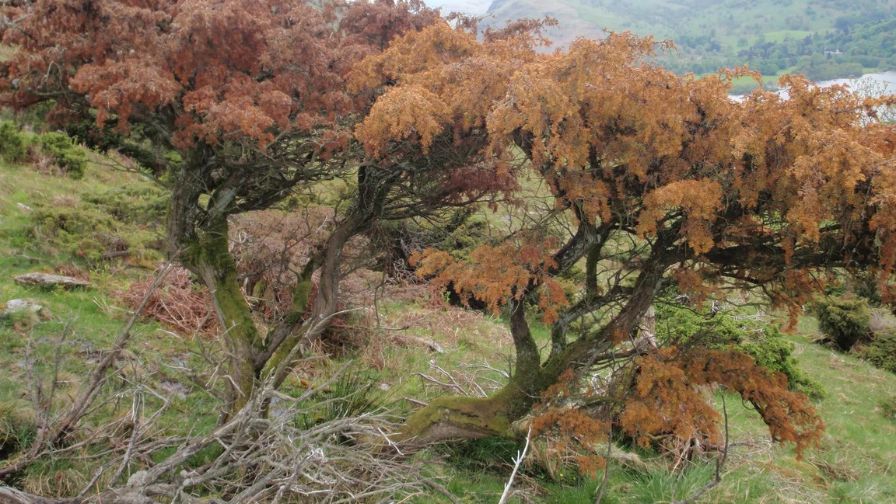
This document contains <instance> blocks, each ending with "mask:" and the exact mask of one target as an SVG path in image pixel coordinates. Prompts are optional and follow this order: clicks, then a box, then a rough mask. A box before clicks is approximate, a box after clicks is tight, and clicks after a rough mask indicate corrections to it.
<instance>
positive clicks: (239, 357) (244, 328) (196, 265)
mask: <svg viewBox="0 0 896 504" xmlns="http://www.w3.org/2000/svg"><path fill="white" fill-rule="evenodd" d="M227 232H228V225H227V219H226V218H221V219H218V220H217V221H216V222H212V223H210V224H209V225H208V226H206V227H205V228H203V229H202V230H198V232H197V234H196V237H195V240H194V242H193V243H192V244H190V246H189V248H188V249H187V250H186V251H185V252H184V253H183V254H182V257H183V260H184V262H185V263H187V264H188V265H189V266H190V267H191V269H193V270H194V271H195V272H197V273H198V274H199V276H200V277H201V278H202V281H203V283H205V285H206V287H208V289H209V291H210V292H211V294H212V299H213V301H214V306H215V312H216V314H217V316H218V321H219V322H220V323H221V326H222V328H223V331H222V335H221V336H222V338H223V341H224V348H225V350H226V352H227V362H228V366H227V373H228V376H227V380H228V382H229V384H230V391H231V393H230V403H229V405H228V411H229V413H233V412H236V411H238V410H239V409H240V408H242V407H243V406H244V405H245V404H246V401H247V400H248V398H249V396H250V394H251V393H252V389H253V388H254V387H255V382H256V374H255V365H254V358H255V355H256V354H257V353H258V352H259V351H260V349H261V347H262V342H261V339H260V338H259V332H258V328H257V327H256V326H255V321H254V320H252V311H251V309H250V308H249V304H248V303H247V302H246V298H245V297H244V296H243V292H242V290H241V289H240V286H239V282H238V280H237V271H236V264H235V263H234V260H233V257H232V256H231V255H230V251H229V249H228V236H227Z"/></svg>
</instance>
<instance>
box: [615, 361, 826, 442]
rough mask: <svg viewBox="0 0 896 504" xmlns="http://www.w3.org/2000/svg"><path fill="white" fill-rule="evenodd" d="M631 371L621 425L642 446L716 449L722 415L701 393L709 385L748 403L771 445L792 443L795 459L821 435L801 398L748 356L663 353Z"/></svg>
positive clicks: (817, 422) (814, 415)
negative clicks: (692, 444) (693, 443)
mask: <svg viewBox="0 0 896 504" xmlns="http://www.w3.org/2000/svg"><path fill="white" fill-rule="evenodd" d="M635 365H636V366H637V369H638V374H637V378H636V381H635V387H634V390H633V393H632V394H631V397H629V398H628V399H626V402H625V407H624V410H623V411H622V414H621V415H620V417H619V422H620V425H621V427H622V428H623V429H624V430H625V432H626V433H627V434H629V435H631V436H633V437H634V438H635V439H636V440H637V441H638V443H640V444H642V445H645V446H647V445H650V444H652V443H654V442H660V443H663V442H664V440H671V441H673V442H681V441H687V440H690V439H698V440H702V441H707V442H709V443H711V444H714V445H716V446H718V445H719V444H720V443H721V441H722V437H721V432H720V431H719V420H720V415H719V413H718V412H716V410H715V409H714V408H713V407H712V406H711V405H710V404H708V403H707V400H706V397H705V395H704V394H703V393H702V389H703V388H704V387H707V386H710V385H721V386H723V387H725V388H727V389H728V390H731V391H732V392H736V393H737V394H739V395H740V396H741V397H742V398H743V399H744V400H745V401H747V402H749V403H751V404H752V405H753V406H754V407H755V408H756V411H758V412H759V414H760V415H761V416H762V420H763V421H764V422H765V424H766V425H768V428H769V430H770V432H771V435H772V439H774V440H775V441H781V442H789V443H793V444H794V445H795V446H796V451H797V456H801V455H802V453H803V451H804V450H805V449H806V448H808V447H810V446H813V445H815V444H817V443H818V441H819V439H820V438H821V434H822V432H823V430H824V423H823V422H822V421H821V419H820V418H819V417H818V414H817V413H816V411H815V408H814V407H813V406H812V405H811V403H810V402H809V399H808V398H807V397H806V396H805V395H804V394H801V393H798V392H793V391H791V390H789V388H788V386H787V379H786V377H784V376H783V375H781V374H774V375H773V374H771V373H769V372H768V371H766V370H765V369H763V368H761V367H759V366H757V365H756V363H755V362H754V361H753V359H752V358H751V357H749V356H748V355H745V354H742V353H738V352H734V351H723V350H707V349H690V350H686V351H679V350H678V349H676V348H666V349H663V350H660V351H659V352H657V353H656V354H653V355H647V356H644V357H641V358H639V359H637V360H636V363H635Z"/></svg>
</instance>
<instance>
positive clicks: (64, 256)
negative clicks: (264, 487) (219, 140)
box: [0, 163, 896, 504]
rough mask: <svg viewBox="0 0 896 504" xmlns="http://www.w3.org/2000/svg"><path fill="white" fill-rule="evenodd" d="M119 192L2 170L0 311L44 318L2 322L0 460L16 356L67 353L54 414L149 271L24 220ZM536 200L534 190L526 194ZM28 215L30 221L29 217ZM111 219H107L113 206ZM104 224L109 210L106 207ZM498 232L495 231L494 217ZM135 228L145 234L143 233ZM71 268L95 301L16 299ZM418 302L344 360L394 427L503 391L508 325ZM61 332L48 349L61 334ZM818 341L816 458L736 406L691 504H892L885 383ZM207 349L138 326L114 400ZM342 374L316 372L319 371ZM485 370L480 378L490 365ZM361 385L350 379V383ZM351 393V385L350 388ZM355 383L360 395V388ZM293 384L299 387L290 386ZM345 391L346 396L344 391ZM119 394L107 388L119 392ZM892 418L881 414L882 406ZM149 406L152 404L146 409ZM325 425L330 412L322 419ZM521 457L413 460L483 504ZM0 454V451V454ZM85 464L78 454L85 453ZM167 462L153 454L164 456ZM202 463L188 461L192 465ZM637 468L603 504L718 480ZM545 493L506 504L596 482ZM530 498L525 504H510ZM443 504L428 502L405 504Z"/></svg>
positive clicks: (200, 412)
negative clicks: (33, 274)
mask: <svg viewBox="0 0 896 504" xmlns="http://www.w3.org/2000/svg"><path fill="white" fill-rule="evenodd" d="M122 186H128V187H131V188H135V190H137V191H138V192H139V191H140V188H143V189H145V190H146V191H147V192H151V191H152V189H151V188H150V187H151V183H150V182H148V181H147V180H145V179H143V178H142V177H140V176H139V175H135V174H132V173H123V172H119V171H115V170H112V169H111V168H108V167H105V166H102V165H101V164H98V163H92V164H90V165H89V166H88V169H87V171H86V173H85V176H84V179H82V180H77V181H76V180H72V179H70V178H67V177H61V176H51V175H44V174H41V173H38V172H36V171H34V170H33V169H31V168H30V167H27V166H11V165H8V164H0V302H4V301H6V300H9V299H14V298H30V299H34V300H36V301H38V302H40V303H41V304H43V305H45V306H46V307H47V308H48V309H49V312H50V313H51V317H50V318H49V319H46V320H27V319H20V320H6V321H0V447H2V444H3V441H2V440H3V437H2V436H3V433H10V432H12V433H13V434H14V435H16V436H19V438H21V441H22V442H23V443H26V444H27V441H28V439H29V438H30V436H33V430H30V431H29V429H28V423H29V422H33V418H30V417H29V413H28V412H29V411H30V408H31V406H30V402H29V400H28V394H29V390H28V378H27V373H26V367H25V352H26V349H27V348H29V341H30V342H31V343H30V348H31V351H32V352H33V354H34V355H35V356H37V357H38V358H39V361H40V365H39V366H38V370H39V374H40V375H41V376H43V377H44V379H46V377H47V376H49V373H50V370H51V366H52V362H53V359H54V358H55V355H56V352H57V350H58V349H59V348H62V350H63V356H64V357H65V358H64V360H63V365H62V368H61V373H60V377H61V379H62V382H61V384H60V392H61V394H59V398H58V399H57V400H58V403H59V404H58V406H60V407H63V406H64V405H65V403H66V401H67V400H69V399H68V398H69V397H70V396H71V394H72V393H73V392H74V391H75V390H76V389H77V386H78V384H79V383H80V381H81V380H82V379H83V377H84V375H85V373H86V372H87V371H88V369H89V368H90V367H91V365H92V363H93V362H95V359H96V358H97V355H98V354H97V352H98V350H101V349H104V348H106V347H108V345H109V343H110V341H111V340H112V338H113V337H114V335H115V333H116V332H117V331H118V330H119V329H120V327H121V325H122V323H123V321H124V319H125V317H126V309H125V307H124V306H123V305H122V304H121V302H120V301H119V300H118V298H117V297H116V296H115V294H114V293H115V292H116V291H120V290H122V289H124V288H126V287H127V286H128V285H129V284H130V283H131V282H133V281H135V280H136V279H139V278H144V277H145V276H146V275H148V274H150V273H151V271H150V267H151V263H150V262H149V261H142V260H139V261H115V262H110V263H108V264H99V265H97V264H85V263H83V262H82V261H81V259H79V258H77V257H73V256H71V255H70V254H69V253H68V252H67V251H66V250H64V249H60V248H59V247H56V246H53V245H52V244H51V243H44V242H35V241H34V240H33V239H32V238H31V237H32V236H33V234H32V232H33V230H32V227H33V214H32V213H31V212H33V211H34V210H33V209H34V208H37V207H38V206H40V205H42V204H43V205H46V204H47V203H52V202H54V201H56V202H62V203H65V204H69V205H73V208H80V207H81V205H86V204H88V203H89V202H90V201H92V200H93V199H95V198H94V197H95V196H96V195H99V194H107V193H108V192H109V191H111V190H114V189H116V188H120V187H122ZM533 192H535V193H537V192H538V188H533ZM28 208H31V209H32V210H28ZM110 208H111V207H110ZM110 212H111V210H110ZM493 218H494V219H495V223H496V225H498V223H499V219H498V218H497V217H493ZM148 231H149V230H147V229H144V230H143V231H142V232H148ZM72 264H75V265H77V266H78V267H79V268H81V269H82V270H83V271H85V272H89V275H90V280H91V282H92V284H93V286H92V288H90V289H85V290H79V291H67V292H65V291H58V290H42V289H33V288H25V287H21V286H18V285H16V284H15V283H14V282H13V281H12V277H13V276H15V275H17V274H20V273H25V272H28V271H52V270H54V269H55V268H57V267H60V266H69V267H70V266H71V265H72ZM424 297H425V296H419V295H417V296H407V297H405V298H396V299H386V300H385V301H384V302H382V303H381V304H380V309H381V313H380V317H381V320H380V323H381V329H380V330H375V329H374V330H373V331H372V334H371V335H370V344H369V345H368V347H366V348H362V349H360V350H358V351H356V352H355V353H353V354H350V355H348V356H346V357H344V359H352V360H355V361H357V363H358V365H359V367H362V368H364V369H365V372H364V376H363V377H362V378H363V380H362V381H364V380H370V381H371V382H372V383H374V384H375V385H376V391H379V390H380V389H381V388H385V389H388V390H386V391H383V392H382V395H381V396H380V395H379V394H378V392H374V396H376V398H377V401H380V400H382V401H385V403H386V404H387V405H388V406H389V407H391V408H392V409H393V411H394V412H395V413H396V414H398V415H402V414H406V413H407V412H409V411H411V410H412V409H413V408H415V407H417V406H415V404H414V402H413V401H428V400H430V399H431V398H433V397H435V396H438V395H442V394H444V393H446V391H447V390H448V389H446V387H443V386H439V385H437V384H434V383H431V382H429V381H427V380H425V379H424V378H422V377H421V376H420V374H419V373H422V374H426V375H428V376H431V377H433V378H436V379H439V380H441V381H443V382H447V381H449V378H448V377H447V376H445V375H443V374H440V371H439V370H438V368H441V369H444V370H445V371H447V372H448V373H450V374H451V375H452V376H453V377H454V378H455V379H456V380H457V381H458V383H459V385H460V386H461V387H463V388H464V389H466V390H468V391H470V392H475V388H474V386H473V385H472V382H473V381H476V382H478V383H480V384H482V385H483V388H484V389H486V391H488V390H491V389H493V388H494V387H497V386H500V384H501V383H502V382H503V380H504V378H503V376H502V373H501V372H500V371H495V369H497V370H504V371H506V370H508V369H509V368H510V362H511V355H512V342H511V340H510V336H509V334H508V332H507V328H506V324H505V322H504V321H502V320H501V319H500V318H499V317H491V316H485V315H482V314H475V313H471V312H469V311H464V310H461V309H458V308H451V307H446V306H439V305H433V304H432V303H430V302H428V301H426V300H425V299H423V298H424ZM66 326H69V327H70V328H71V335H70V336H69V337H68V338H67V340H66V343H65V344H64V345H62V346H60V345H59V344H58V341H59V339H58V338H59V335H60V334H61V333H62V331H63V328H64V327H66ZM532 330H533V335H534V336H535V338H536V341H537V342H538V343H539V345H540V346H542V347H543V348H545V349H546V346H547V343H548V341H549V334H548V330H547V328H546V327H545V326H543V325H541V324H538V323H533V326H532ZM817 333H818V328H817V324H816V323H815V321H814V320H813V319H811V318H809V317H806V318H803V319H802V320H801V323H800V325H799V330H798V332H797V333H796V334H794V335H790V336H788V338H789V339H791V340H792V341H793V342H794V344H795V345H796V352H795V355H796V359H797V361H798V363H799V365H800V367H801V368H802V369H803V370H804V371H805V372H806V374H807V375H808V376H810V377H812V378H814V379H815V380H817V381H819V382H820V383H821V384H822V386H823V387H824V388H825V390H826V392H827V394H826V395H825V397H824V399H822V400H820V401H819V402H818V403H817V407H818V410H819V412H820V414H821V416H822V418H823V419H824V421H825V422H826V423H827V434H826V435H825V438H824V440H823V443H822V445H821V446H820V447H819V448H818V449H814V450H810V451H808V452H807V453H806V454H805V458H804V459H803V460H797V459H796V457H795V454H794V451H793V449H792V448H791V447H787V446H777V445H773V444H772V443H770V442H769V439H768V432H767V430H766V429H765V426H764V425H763V424H762V423H761V421H760V420H759V418H758V415H757V414H756V413H755V412H754V411H753V410H752V409H750V408H748V407H745V406H743V405H742V404H741V402H740V401H739V400H738V399H737V398H735V397H728V398H727V405H728V410H729V413H730V426H731V429H730V433H731V441H732V443H733V447H732V449H731V454H730V457H729V461H728V463H727V465H726V466H725V468H724V474H723V481H722V483H721V484H720V485H719V486H718V487H717V488H715V489H713V490H711V491H710V492H709V493H707V494H706V496H705V497H704V498H703V499H702V500H701V502H704V503H719V504H721V503H753V502H755V503H802V502H813V503H815V502H818V503H885V502H896V469H894V468H896V419H894V418H893V406H892V405H893V404H896V375H893V374H890V373H887V372H884V371H881V370H878V369H875V368H873V367H872V366H870V365H869V364H867V363H865V362H863V361H860V360H858V359H856V358H854V357H853V356H850V355H844V354H839V353H835V352H832V351H831V350H829V349H826V348H824V347H821V346H818V345H815V344H813V343H811V340H812V339H813V338H815V337H816V336H817ZM396 334H397V335H405V336H413V337H416V338H423V339H427V340H433V341H436V342H438V343H439V344H440V345H441V346H442V347H443V348H444V350H445V352H444V353H434V352H429V351H427V350H425V349H423V348H421V347H420V346H416V345H407V344H399V343H397V342H396V341H395V340H394V339H392V338H393V336H394V335H396ZM200 344H201V345H204V346H205V347H214V346H215V343H214V342H213V341H200V340H193V339H191V338H185V337H182V336H178V335H175V334H172V333H171V332H169V331H166V330H164V328H162V327H160V326H159V325H158V324H155V323H151V322H141V323H139V324H138V325H137V327H136V329H135V333H134V338H133V342H132V344H131V346H130V347H129V351H128V352H127V353H126V355H125V357H124V359H123V362H124V363H125V366H123V367H122V370H123V372H122V376H121V377H119V378H116V380H118V381H116V382H115V387H113V389H115V390H125V389H124V386H125V384H124V380H125V379H128V380H143V381H144V383H145V385H146V386H147V387H153V388H158V387H160V386H161V384H162V383H163V381H164V380H175V381H176V380H178V379H179V375H178V373H176V372H175V371H173V370H172V368H171V367H170V366H171V365H174V364H175V363H178V362H185V363H187V364H188V365H190V366H194V367H196V368H197V369H200V370H201V369H203V366H206V367H207V366H208V365H207V364H206V363H204V362H203V361H202V360H201V359H199V358H198V357H197V355H196V354H197V352H198V350H199V346H200ZM339 365H340V363H339V362H333V363H331V364H330V365H329V366H322V367H321V369H319V370H318V372H319V373H321V374H326V373H327V372H328V370H329V369H335V368H337V367H339ZM486 365H487V366H488V367H491V368H494V369H488V367H486ZM360 379H361V378H359V380H360ZM352 383H354V382H352ZM358 383H360V382H358ZM184 385H185V386H186V388H187V390H188V392H187V393H186V395H185V396H184V397H174V398H173V402H172V406H171V409H170V410H169V412H168V413H167V414H166V415H164V416H163V417H162V420H161V422H160V425H159V429H160V432H162V433H174V432H180V433H183V427H184V419H185V418H188V419H189V424H190V427H191V428H192V429H193V430H194V432H204V431H207V430H208V429H210V428H212V426H213V425H214V424H215V421H216V408H217V407H218V406H219V403H218V402H217V401H216V400H215V399H213V398H212V397H210V396H209V395H208V394H207V393H206V392H204V391H203V390H200V389H198V388H197V387H193V386H191V385H190V384H188V383H184ZM290 386H298V384H297V383H291V384H290ZM348 386H353V385H350V384H349V385H348ZM116 387H117V388H116ZM113 397H114V396H112V395H110V397H109V398H110V401H108V402H107V403H106V404H105V405H104V407H103V408H101V409H100V410H99V411H97V412H96V413H95V414H94V416H92V417H91V418H90V419H88V422H89V423H93V424H100V423H102V422H106V421H108V420H110V419H113V418H120V417H121V416H122V415H125V414H126V413H127V411H129V409H130V401H131V399H132V398H131V397H130V396H125V397H121V398H119V399H120V400H119V401H117V402H116V401H112V400H111V398H113ZM887 405H891V406H887ZM154 406H158V403H157V402H154V401H153V400H152V399H151V398H150V399H148V402H147V408H152V407H154ZM324 414H331V413H324ZM518 448H519V446H517V444H516V443H514V442H512V441H511V442H508V441H504V440H484V441H480V442H476V443H469V444H463V445H452V446H448V447H444V448H439V449H430V450H426V451H424V452H422V453H420V454H418V455H417V461H418V462H419V463H420V464H423V465H425V466H426V467H427V471H428V472H430V473H431V474H433V475H434V476H438V477H440V478H441V479H442V481H443V484H444V486H445V488H447V490H448V491H449V492H450V493H452V494H453V495H455V496H456V498H457V499H458V500H459V501H460V502H465V503H479V502H482V503H494V502H496V501H497V499H498V497H499V496H500V494H501V492H502V490H503V486H504V484H505V482H506V478H507V476H508V474H509V473H510V469H511V465H512V458H513V456H514V454H515V453H516V450H517V449H518ZM0 453H2V451H0ZM84 455H87V454H84ZM161 455H162V454H157V456H161ZM210 456H211V455H209V454H200V455H197V458H196V460H195V461H194V463H197V464H199V463H202V462H203V461H204V460H208V458H209V457H210ZM641 456H642V458H643V459H644V461H645V462H646V464H647V469H646V470H633V469H630V468H626V467H623V466H622V465H620V464H618V463H615V462H613V463H611V464H610V469H609V487H608V489H607V492H606V496H605V500H604V502H605V503H654V502H670V501H671V500H673V499H677V498H682V497H685V496H687V495H689V494H691V493H693V492H694V491H696V490H697V489H698V488H700V487H702V486H703V485H704V484H705V483H706V482H708V481H709V480H710V479H711V478H712V475H713V471H714V464H713V462H712V460H706V461H703V462H697V463H694V464H693V465H692V466H691V467H689V468H688V469H687V470H686V471H684V472H683V473H675V474H673V473H671V472H670V471H669V465H668V461H666V460H665V459H662V458H658V457H656V456H655V455H650V454H647V453H642V454H641ZM95 467H96V465H95V464H94V463H90V464H73V463H72V462H71V461H67V460H57V461H49V460H44V461H42V462H41V463H40V464H39V465H38V466H34V467H33V468H31V469H30V470H29V471H28V473H27V474H26V475H25V476H24V479H23V481H22V482H20V483H21V484H22V485H23V486H24V487H25V488H26V489H30V490H33V491H40V492H44V493H50V494H52V493H54V492H60V491H62V490H64V489H67V488H69V487H72V488H74V487H77V486H78V484H80V483H83V482H84V481H86V480H89V479H90V477H91V475H92V471H93V470H94V468H95ZM561 479H562V481H560V482H557V481H551V480H550V479H548V478H547V477H546V476H545V474H544V473H543V471H540V470H538V469H537V468H536V467H535V466H527V467H524V469H523V471H522V473H521V475H520V477H519V479H518V480H517V482H516V485H515V488H517V489H518V490H519V491H520V495H517V496H516V497H514V498H513V499H512V500H511V502H518V503H523V502H547V503H571V504H575V503H590V502H594V497H595V493H596V491H597V488H598V486H599V483H598V481H597V480H592V479H579V478H577V477H576V476H574V475H564V476H563V477H562V478H561ZM523 494H524V495H525V496H526V498H525V499H524V498H522V497H521V495H523ZM441 501H444V502H447V501H448V499H442V498H441V497H439V496H438V495H435V494H434V495H431V496H426V497H424V498H418V499H417V500H416V501H415V502H420V503H424V502H425V503H428V502H441Z"/></svg>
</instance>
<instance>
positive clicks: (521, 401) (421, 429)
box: [398, 261, 665, 445]
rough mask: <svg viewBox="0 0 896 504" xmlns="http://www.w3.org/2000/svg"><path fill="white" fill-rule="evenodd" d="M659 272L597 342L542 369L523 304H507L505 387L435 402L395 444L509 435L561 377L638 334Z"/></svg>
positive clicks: (642, 279)
mask: <svg viewBox="0 0 896 504" xmlns="http://www.w3.org/2000/svg"><path fill="white" fill-rule="evenodd" d="M664 270H665V263H663V262H662V261H653V262H651V263H648V264H647V265H646V266H645V269H644V270H642V272H641V274H640V275H639V276H638V280H637V281H636V283H635V286H634V288H633V292H632V296H631V297H630V298H629V301H628V303H626V305H625V306H624V307H623V308H622V309H621V310H620V311H619V313H618V314H617V315H616V316H615V317H614V318H613V319H612V320H611V321H610V322H609V323H608V324H607V325H606V326H604V327H603V328H602V329H601V330H600V331H599V332H598V333H597V335H596V336H593V337H582V338H580V339H578V340H576V341H574V342H572V343H571V344H569V345H568V346H566V347H565V348H564V349H563V350H560V351H556V352H553V351H552V353H551V355H550V357H549V358H548V359H547V360H546V361H545V362H544V364H542V363H541V359H540V355H539V352H538V347H537V346H536V344H535V341H534V340H533V339H532V336H531V334H530V332H529V326H528V323H527V322H526V317H525V311H524V307H525V305H524V301H520V302H518V303H517V302H512V303H511V316H510V330H511V334H512V336H513V341H514V347H515V350H516V369H515V370H514V372H513V374H512V376H511V379H510V382H508V383H507V385H505V386H504V387H503V388H502V389H501V390H499V391H498V392H496V393H495V394H494V395H492V396H490V397H486V398H472V397H443V398H438V399H436V400H435V401H433V402H432V403H430V404H429V405H428V406H426V407H424V408H421V409H420V410H418V411H416V412H415V413H414V414H412V415H411V416H410V417H409V418H408V420H407V422H406V423H405V425H404V429H403V431H402V433H401V434H400V436H399V437H398V440H400V441H404V442H407V443H409V444H411V445H424V444H431V443H438V442H441V441H446V440H449V439H458V438H460V439H474V438H480V437H486V436H495V435H497V436H501V435H508V434H510V426H511V424H512V423H513V422H514V421H516V420H519V419H520V418H522V417H524V416H525V415H526V414H527V413H529V411H530V410H531V409H532V406H533V405H534V404H535V403H536V402H538V400H539V399H540V398H541V394H542V393H543V392H544V391H545V390H547V388H548V387H550V386H551V385H553V384H555V383H557V381H558V379H559V378H560V375H561V374H562V373H563V372H564V371H566V370H567V369H572V370H574V371H577V370H580V369H583V368H588V367H590V366H591V365H593V364H594V359H595V358H596V356H597V355H598V354H600V353H601V352H603V351H606V350H607V349H608V348H611V347H612V346H614V345H616V344H618V343H619V342H620V341H621V340H622V339H624V337H625V336H628V335H631V334H632V333H633V331H635V330H636V329H637V327H638V325H639V324H640V323H641V321H642V319H643V318H644V315H645V314H646V313H647V312H648V310H649V309H650V307H651V305H652V304H653V299H654V296H655V294H656V289H657V286H658V285H659V284H660V282H661V279H662V274H663V271H664Z"/></svg>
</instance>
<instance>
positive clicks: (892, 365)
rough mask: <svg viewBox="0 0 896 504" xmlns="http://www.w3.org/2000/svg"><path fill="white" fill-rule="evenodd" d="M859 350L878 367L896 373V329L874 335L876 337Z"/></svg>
mask: <svg viewBox="0 0 896 504" xmlns="http://www.w3.org/2000/svg"><path fill="white" fill-rule="evenodd" d="M857 352H858V354H859V356H860V357H861V358H863V359H865V360H867V361H868V362H870V363H872V364H874V365H875V366H876V367H879V368H880V369H884V370H886V371H890V372H891V373H896V331H892V330H891V331H887V332H883V333H880V334H876V335H874V339H872V340H871V342H870V343H868V344H867V345H862V346H861V347H860V348H858V349H857Z"/></svg>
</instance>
